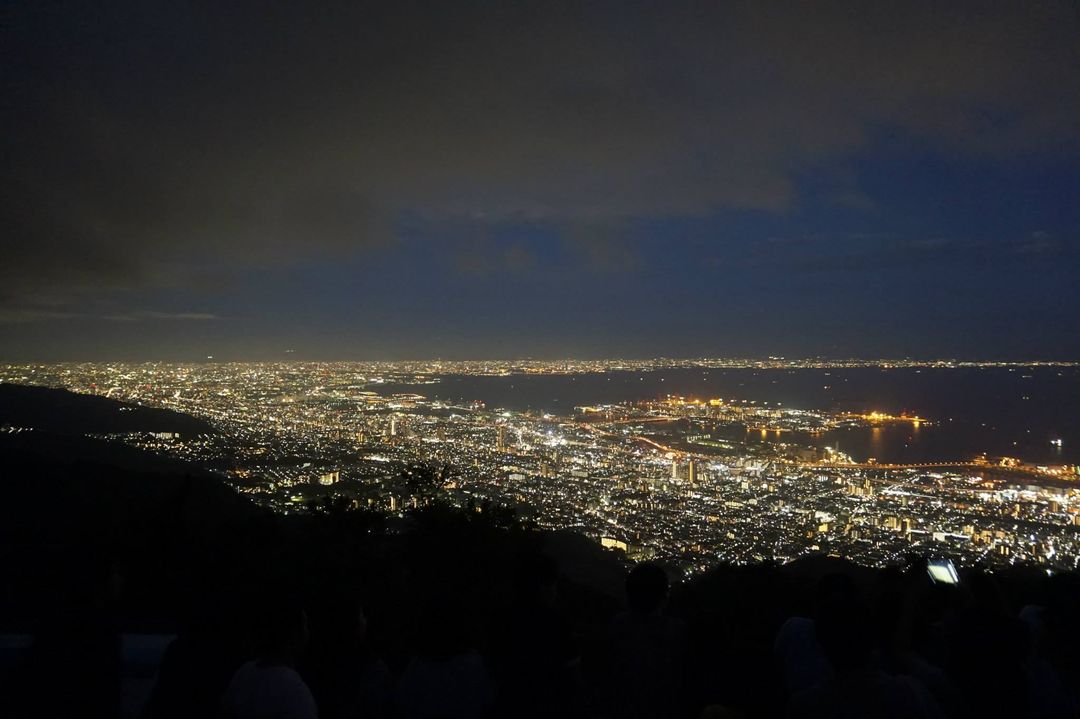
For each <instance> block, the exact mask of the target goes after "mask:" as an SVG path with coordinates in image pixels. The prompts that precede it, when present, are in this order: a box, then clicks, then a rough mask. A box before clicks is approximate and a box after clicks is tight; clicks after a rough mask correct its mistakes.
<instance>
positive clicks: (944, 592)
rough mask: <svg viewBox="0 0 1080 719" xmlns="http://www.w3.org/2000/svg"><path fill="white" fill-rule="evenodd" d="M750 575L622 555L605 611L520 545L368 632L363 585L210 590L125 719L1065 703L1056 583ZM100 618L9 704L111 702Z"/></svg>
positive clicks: (865, 712) (35, 654) (62, 628)
mask: <svg viewBox="0 0 1080 719" xmlns="http://www.w3.org/2000/svg"><path fill="white" fill-rule="evenodd" d="M730 571H735V570H730ZM748 571H749V572H750V573H749V574H746V575H744V576H743V575H741V576H743V580H740V581H731V580H730V577H728V578H727V579H725V578H724V576H723V571H722V570H718V574H717V575H716V576H714V577H712V579H711V580H710V579H706V580H705V581H702V582H698V583H696V584H693V583H691V585H692V586H691V587H690V588H688V589H686V590H685V591H683V590H682V588H681V587H676V589H677V590H679V591H675V592H674V595H672V591H671V590H672V588H671V586H670V584H669V579H668V575H667V573H666V572H665V570H664V569H663V568H661V567H660V566H657V565H655V564H649V563H644V564H638V565H636V566H635V567H633V568H632V569H631V570H630V571H629V572H628V574H627V575H626V578H625V603H624V605H623V606H622V607H621V609H618V610H616V609H615V608H614V607H607V606H594V607H591V608H590V607H586V606H584V605H583V604H582V602H581V601H580V598H578V599H577V600H575V601H574V602H573V604H574V606H570V604H571V603H569V602H567V601H564V597H563V596H562V592H561V590H560V587H561V586H563V585H564V580H563V579H562V577H561V574H560V571H559V566H558V565H557V564H556V562H555V561H554V560H552V559H550V558H548V557H546V556H544V555H543V554H540V553H536V554H533V555H530V556H527V557H525V558H519V559H518V560H517V561H516V562H515V566H514V567H513V568H512V569H511V570H510V571H509V572H508V575H507V576H508V577H509V581H508V582H506V583H505V585H504V586H503V589H502V591H501V593H500V594H499V595H498V596H491V595H488V596H487V597H486V598H483V599H479V598H478V595H477V594H476V593H475V592H470V591H469V588H468V587H465V586H461V585H458V584H455V581H454V580H453V579H452V578H453V577H454V576H455V573H454V571H453V570H452V569H450V570H448V571H447V572H446V573H445V575H443V576H445V577H446V581H445V584H444V585H443V586H438V585H437V584H428V585H426V589H427V593H426V594H425V596H419V597H413V598H412V599H413V601H412V603H411V604H410V607H409V609H408V610H406V611H404V612H403V613H401V614H399V615H398V616H399V617H406V618H407V622H406V623H405V624H402V623H401V622H398V625H397V626H395V627H392V628H385V627H384V628H383V631H381V632H379V633H378V634H379V636H380V637H382V639H381V640H375V639H373V632H372V631H371V629H372V627H369V619H368V616H367V615H366V614H365V607H364V600H363V594H364V592H363V588H359V589H357V588H351V589H344V588H342V589H340V591H335V590H334V589H333V588H332V587H322V588H320V589H319V591H317V592H314V593H311V592H303V591H299V592H298V591H297V589H296V588H295V587H286V588H281V587H278V588H274V587H271V586H263V587H259V588H258V589H257V591H253V592H252V593H251V594H250V595H249V596H248V597H246V598H244V599H243V601H241V602H240V603H239V604H237V603H236V602H232V603H230V602H227V601H224V600H222V601H221V602H220V603H219V604H218V603H215V598H214V597H209V598H206V599H205V601H203V602H202V603H201V605H200V607H199V608H198V609H197V610H192V611H189V612H188V617H187V619H186V621H185V624H184V626H182V627H181V629H180V630H179V632H178V633H177V636H176V638H175V639H174V640H173V641H172V642H171V644H170V645H169V646H168V649H167V650H166V651H165V654H164V656H163V658H162V660H161V663H160V666H159V668H158V671H157V678H156V682H155V684H154V687H153V689H152V691H151V693H150V696H149V700H148V701H147V703H146V706H145V708H144V709H143V716H144V717H145V718H146V719H179V718H180V717H185V718H187V717H222V718H227V719H271V718H277V719H314V718H315V717H321V718H322V719H369V718H370V719H391V718H396V719H472V718H476V719H480V718H486V717H492V718H499V717H523V718H526V719H528V718H532V717H583V718H584V717H600V718H611V719H623V718H627V719H633V718H637V717H642V718H644V717H655V718H658V719H663V718H666V717H703V718H708V719H715V718H721V717H754V716H764V717H770V716H777V717H780V716H787V717H793V718H796V719H803V718H811V717H815V718H816V717H845V718H846V717H898V718H899V717H903V718H904V719H922V718H924V717H925V718H937V717H951V718H953V719H967V718H969V717H971V718H974V717H980V718H984V717H997V716H1001V717H1028V718H1031V719H1043V718H1050V717H1077V716H1080V583H1078V579H1077V577H1076V576H1075V575H1060V576H1055V577H1052V578H1049V579H1047V580H1046V582H1045V583H1044V584H1043V586H1042V589H1041V597H1040V599H1039V602H1038V603H1028V604H1025V605H1023V606H1020V607H1016V606H1010V603H1009V601H1008V600H1007V599H1006V597H1005V594H1004V592H1003V591H1002V590H1001V588H1000V587H999V585H998V582H997V581H996V578H995V576H994V575H993V574H989V573H986V572H981V571H970V572H966V573H965V574H964V575H963V577H962V579H961V580H960V581H959V582H958V583H956V584H947V583H938V582H935V581H934V580H933V579H932V578H931V577H930V575H929V573H928V572H927V571H926V564H925V562H912V563H911V564H910V565H909V566H907V567H906V568H897V569H890V570H882V571H868V572H865V573H864V574H862V575H859V576H853V575H852V574H848V573H840V572H830V573H826V574H823V575H822V576H821V577H820V578H819V579H817V580H815V581H814V582H812V586H813V590H812V591H811V592H810V593H809V594H808V595H807V597H806V601H805V602H803V604H802V609H803V611H797V612H793V613H789V614H787V615H786V616H776V617H775V618H769V617H768V616H767V614H768V613H767V612H765V613H764V614H762V613H758V612H756V608H757V607H764V606H765V605H772V606H782V605H784V604H785V601H786V602H787V603H788V604H789V605H790V604H791V602H790V600H791V598H784V597H779V598H778V597H776V596H773V592H774V590H775V589H776V588H777V587H778V586H780V585H770V582H774V581H775V579H774V577H775V575H776V573H777V571H778V569H777V568H776V567H772V568H761V569H758V570H748ZM755 572H756V574H755ZM770 573H771V574H770ZM732 576H734V575H732ZM868 577H869V580H868V579H867V578H868ZM763 578H764V579H763ZM710 582H711V583H710ZM788 586H790V585H788ZM808 586H810V585H808ZM85 606H88V607H89V606H95V605H94V604H93V602H91V603H89V604H86V605H85ZM96 606H102V604H101V603H100V602H99V603H98V604H97V605H96ZM736 607H737V608H738V609H733V608H736ZM384 614H385V612H384ZM104 616H105V615H104V614H103V613H101V612H98V613H96V614H95V613H94V612H92V611H87V612H86V613H84V614H82V615H69V616H67V617H66V619H65V620H64V621H62V622H54V623H53V624H52V625H51V632H50V633H42V634H39V636H38V637H37V642H36V644H35V647H34V651H32V652H31V654H30V659H29V663H28V665H27V667H25V668H24V670H25V673H24V675H23V677H24V681H23V683H22V684H21V687H20V688H21V690H22V691H24V692H26V701H25V702H24V703H23V704H22V705H21V706H22V712H23V713H24V714H25V715H27V716H60V715H61V714H57V713H55V712H57V711H60V709H59V707H61V702H68V703H67V704H64V705H63V706H65V707H67V710H70V707H71V704H70V702H71V701H72V698H73V697H74V700H75V702H76V703H77V704H79V703H80V702H81V706H82V708H83V709H85V713H81V714H78V715H85V716H106V715H108V713H109V710H105V709H102V708H103V707H111V708H113V709H115V708H116V704H115V697H113V698H112V699H110V697H109V696H107V694H108V693H109V692H110V691H115V690H116V687H117V686H118V685H117V677H116V666H115V661H114V658H115V655H116V645H115V642H116V639H115V635H114V634H110V631H109V627H108V625H107V622H106V621H105V620H104V619H102V617H104ZM583 618H584V620H583ZM755 633H756V634H757V636H758V639H759V641H757V642H756V643H755V641H753V640H752V639H753V636H754V635H755ZM763 635H765V636H763ZM748 637H750V638H751V640H750V641H748V640H747V638H748ZM380 644H381V645H382V646H383V647H392V648H391V649H389V650H387V651H388V653H386V652H383V651H382V650H381V648H380ZM110 701H112V702H113V703H111V704H110Z"/></svg>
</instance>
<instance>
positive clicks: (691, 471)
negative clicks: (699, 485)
mask: <svg viewBox="0 0 1080 719" xmlns="http://www.w3.org/2000/svg"><path fill="white" fill-rule="evenodd" d="M686 481H688V482H689V483H690V484H694V483H695V482H697V463H696V462H694V460H692V459H691V460H690V462H689V463H688V464H687V465H686Z"/></svg>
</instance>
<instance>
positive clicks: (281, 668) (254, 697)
mask: <svg viewBox="0 0 1080 719" xmlns="http://www.w3.org/2000/svg"><path fill="white" fill-rule="evenodd" d="M307 643H308V626H307V614H306V613H305V612H304V610H303V609H301V608H300V607H298V606H296V605H291V604H278V605H276V606H271V607H270V608H268V610H267V611H266V612H265V613H264V615H263V617H262V618H261V621H260V622H259V626H258V638H257V644H258V656H257V658H256V659H254V660H253V661H249V662H247V663H246V664H244V665H243V666H241V667H240V668H239V669H238V670H237V671H236V674H234V675H233V678H232V681H230V682H229V686H228V688H227V689H226V690H225V696H224V697H223V698H222V702H221V717H222V719H316V717H317V716H318V711H317V709H316V705H315V699H314V697H313V696H312V695H311V690H310V689H308V686H307V684H306V683H305V682H304V680H303V679H302V678H301V677H300V674H299V673H297V671H296V665H297V663H298V662H299V661H300V659H301V657H302V655H303V653H304V650H305V649H306V647H307Z"/></svg>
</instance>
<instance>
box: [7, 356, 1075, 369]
mask: <svg viewBox="0 0 1080 719" xmlns="http://www.w3.org/2000/svg"><path fill="white" fill-rule="evenodd" d="M293 363H295V364H366V365H394V364H399V365H408V364H446V365H469V364H485V363H489V364H505V365H511V364H533V365H538V364H547V365H555V364H573V363H578V364H586V363H605V364H618V363H637V364H650V363H651V364H657V363H675V364H681V365H684V366H701V365H706V364H717V365H721V364H723V365H726V366H739V365H745V366H748V367H749V366H755V365H770V364H772V365H777V366H780V365H785V364H786V365H790V364H798V363H805V364H820V365H830V364H831V365H840V364H856V365H864V366H880V365H894V364H895V365H902V366H908V367H919V366H935V367H947V366H949V365H953V366H968V367H971V366H1012V367H1022V366H1056V367H1076V366H1080V360H1071V359H962V358H959V357H935V358H925V359H923V358H915V357H858V356H846V357H844V356H828V355H808V356H783V355H766V356H749V355H743V356H738V355H733V356H706V355H703V356H698V357H669V356H656V357H557V358H542V357H527V356H526V357H501V358H500V357H483V358H470V359H447V358H442V357H426V358H409V359H314V358H300V357H283V358H282V357H279V358H274V359H229V358H222V359H217V358H215V357H214V356H213V355H207V356H206V357H205V358H203V359H184V360H180V359H175V360H174V359H108V360H89V359H88V360H23V361H19V360H4V359H0V366H5V367H19V366H23V367H26V366H48V365H87V364H97V365H107V364H120V365H148V364H168V365H205V364H293Z"/></svg>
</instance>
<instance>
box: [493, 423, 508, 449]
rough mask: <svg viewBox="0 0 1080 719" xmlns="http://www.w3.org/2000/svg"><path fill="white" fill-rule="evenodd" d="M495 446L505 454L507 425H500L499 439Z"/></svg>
mask: <svg viewBox="0 0 1080 719" xmlns="http://www.w3.org/2000/svg"><path fill="white" fill-rule="evenodd" d="M495 446H496V447H497V448H498V449H499V451H500V452H503V451H505V450H506V425H505V424H500V425H499V427H498V439H497V440H496V443H495Z"/></svg>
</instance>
